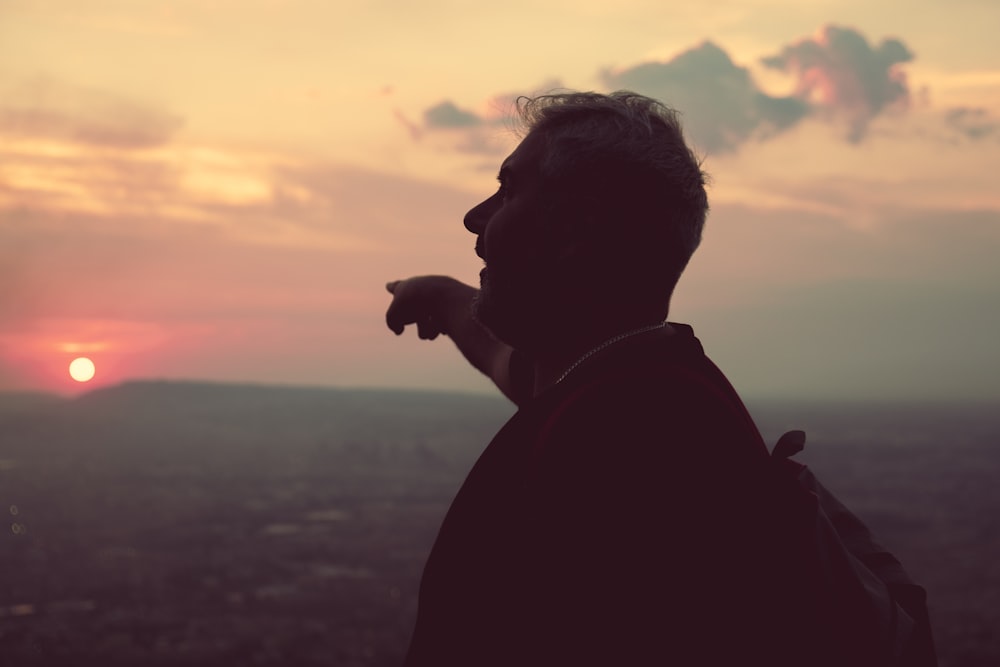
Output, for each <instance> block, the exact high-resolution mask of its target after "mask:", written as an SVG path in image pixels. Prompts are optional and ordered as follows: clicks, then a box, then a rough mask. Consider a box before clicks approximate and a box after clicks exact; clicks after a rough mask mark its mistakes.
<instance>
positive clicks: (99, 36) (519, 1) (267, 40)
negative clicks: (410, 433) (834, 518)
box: [0, 0, 1000, 400]
mask: <svg viewBox="0 0 1000 667" xmlns="http://www.w3.org/2000/svg"><path fill="white" fill-rule="evenodd" d="M996 25H1000V6H998V5H997V4H996V3H994V2H990V1H988V0H959V1H957V2H953V3H948V4H947V5H941V4H940V3H936V2H932V1H931V0H916V1H914V2H902V1H901V0H897V1H894V2H884V3H878V4H877V6H872V5H870V3H866V2H862V1H861V0H847V1H845V2H837V3H831V2H814V3H798V2H792V0H752V1H749V2H726V1H723V2H719V3H715V4H713V7H712V10H711V11H710V12H709V11H704V10H699V9H697V8H696V7H694V6H693V5H692V6H686V7H680V8H678V7H668V6H665V5H664V4H663V3H657V2H652V1H649V0H627V1H625V2H619V3H615V4H614V6H613V7H612V6H610V5H609V4H608V3H605V2H600V3H599V2H592V1H589V0H588V1H584V2H572V3H571V2H567V1H565V0H551V1H542V2H530V3H529V2H526V1H523V0H514V1H513V2H508V3H505V4H504V5H503V6H492V5H490V6H472V5H469V6H466V5H463V4H455V3H449V2H442V1H440V0H430V1H429V2H424V3H420V4H419V6H418V5H415V4H412V3H403V2H389V1H382V2H355V1H353V0H352V1H349V2H337V3H316V2H310V1H308V0H283V1H280V2H279V1H278V0H241V1H240V2H236V1H235V0H219V1H216V2H201V1H197V0H174V1H172V2H141V3H137V2H130V1H126V0H93V1H91V2H87V3H83V4H81V3H76V2H69V0H53V1H52V2H44V3H39V2H29V1H27V0H9V1H8V2H5V3H4V4H3V7H2V8H0V63H2V64H0V390H21V389H32V390H44V391H54V392H60V393H72V392H76V391H80V390H82V389H85V388H92V387H99V386H104V385H107V384H115V383H119V382H122V381H126V380H130V379H141V378H169V379H193V380H213V381H230V382H232V381H235V382H255V383H265V384H271V383H273V384H300V385H327V386H348V387H357V386H379V387H408V388H428V389H449V390H451V389H454V390H471V391H488V390H489V386H488V383H487V382H486V381H485V380H484V379H482V378H480V377H478V376H477V374H476V372H475V371H473V370H471V369H469V368H467V367H466V365H465V363H464V362H463V361H462V360H461V358H460V356H459V355H458V354H457V353H455V352H454V350H453V349H451V346H450V345H449V344H448V343H447V342H440V341H439V342H436V343H433V344H429V343H427V342H425V341H419V340H416V338H415V336H412V335H406V336H404V337H402V338H396V337H395V336H393V335H392V333H391V332H389V330H388V329H386V328H385V326H384V322H383V313H384V310H385V307H386V306H387V304H388V295H387V294H386V293H385V292H384V287H383V286H384V284H385V282H386V281H388V280H392V279H396V278H402V277H406V276H408V275H412V274H418V273H448V274H452V275H455V276H456V277H458V278H460V279H462V280H465V281H467V282H470V283H473V284H474V283H475V282H476V281H477V275H478V271H479V268H480V266H479V260H478V259H477V258H476V257H475V255H474V253H473V250H472V248H473V238H472V236H471V235H469V234H468V233H467V232H466V231H465V230H464V229H463V227H462V216H463V215H464V213H465V211H466V210H467V209H468V208H470V207H471V206H473V205H474V204H476V203H478V202H479V201H480V200H481V199H482V198H484V197H485V196H487V195H488V194H490V193H491V192H492V190H493V188H494V187H495V182H494V177H495V174H496V169H497V167H498V165H499V163H500V161H501V160H502V159H503V157H504V155H505V154H506V153H507V152H509V151H510V150H511V149H512V148H513V146H515V145H516V142H517V137H516V136H515V134H514V133H513V132H512V131H511V127H510V126H511V123H510V118H509V114H510V108H511V107H510V105H511V101H512V100H513V99H514V98H515V97H516V96H517V95H520V94H534V93H538V92H545V91H547V90H551V89H555V88H571V89H584V90H591V89H592V90H601V91H610V90H613V89H618V88H629V89H634V90H637V91H638V92H642V93H646V94H649V95H652V96H654V97H657V98H659V99H662V100H663V101H664V102H666V103H667V104H669V105H672V106H674V107H676V108H678V110H679V111H680V112H681V114H682V120H683V123H684V125H685V128H686V130H687V133H688V136H689V138H690V139H691V141H692V143H693V144H694V145H695V146H696V148H697V150H698V152H699V154H701V155H703V156H704V157H705V163H704V164H705V169H706V170H707V171H708V172H709V174H710V175H711V177H712V186H711V190H710V193H709V196H710V200H711V204H712V211H711V214H710V216H709V221H708V227H707V229H706V234H705V240H704V243H703V245H702V248H701V249H700V250H699V251H698V253H697V254H696V255H695V258H694V259H693V261H692V264H691V266H690V268H689V271H688V273H687V275H685V276H684V278H683V279H682V280H681V283H680V286H679V288H678V291H677V294H676V296H675V299H674V303H673V304H672V309H671V319H672V320H675V321H683V322H688V323H690V324H692V325H693V326H694V327H695V331H696V333H697V334H698V335H699V337H700V338H701V339H702V341H703V343H704V344H705V346H706V349H707V351H708V353H709V355H710V356H712V357H713V359H715V360H716V362H717V363H719V365H720V366H722V367H723V368H724V369H725V370H726V372H727V375H729V376H730V377H731V379H732V380H733V382H734V383H735V384H736V385H737V388H738V389H739V390H740V392H741V393H742V394H744V395H746V396H748V397H754V396H761V397H790V398H794V397H803V398H857V399H861V400H867V399H886V400H891V399H899V400H909V399H945V400H947V399H954V400H968V399H984V400H997V399H1000V354H998V353H997V351H996V341H997V340H1000V308H998V306H997V304H1000V262H998V261H997V260H996V259H995V255H996V253H997V251H998V250H1000V191H998V189H997V187H996V174H995V172H996V167H997V165H998V164H1000V45H998V44H997V41H996V39H995V38H994V36H993V32H994V31H995V26H996ZM81 356H85V357H89V358H91V359H93V361H94V364H95V366H96V375H95V376H94V378H93V380H91V381H90V382H88V383H76V382H74V381H73V380H72V379H71V378H70V376H69V372H68V367H69V364H70V362H71V361H72V360H73V359H74V358H76V357H81Z"/></svg>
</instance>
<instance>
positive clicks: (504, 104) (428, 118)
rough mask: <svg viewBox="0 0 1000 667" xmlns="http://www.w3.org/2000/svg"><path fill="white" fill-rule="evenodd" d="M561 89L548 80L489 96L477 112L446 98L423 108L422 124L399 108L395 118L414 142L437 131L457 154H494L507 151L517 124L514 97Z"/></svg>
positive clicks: (557, 82) (555, 82) (501, 153)
mask: <svg viewBox="0 0 1000 667" xmlns="http://www.w3.org/2000/svg"><path fill="white" fill-rule="evenodd" d="M562 88H563V85H562V83H561V82H560V81H559V80H558V79H548V80H546V81H544V82H543V83H542V84H541V85H540V86H538V87H536V88H534V89H532V90H524V89H522V90H518V91H514V92H506V93H499V94H496V95H493V96H492V97H490V99H489V100H487V101H486V103H485V104H483V105H482V107H483V110H482V111H481V112H476V111H472V110H469V109H463V108H461V107H459V106H458V105H457V104H455V103H454V102H453V101H452V100H450V99H446V100H444V101H442V102H439V103H438V104H435V105H434V106H432V107H429V108H427V109H425V110H424V112H423V124H417V123H414V122H412V121H410V120H409V119H408V118H407V117H406V116H405V115H403V114H402V112H399V111H397V112H396V120H397V121H399V123H400V124H402V125H403V126H404V127H405V128H406V129H407V131H408V132H409V133H410V137H411V138H412V139H413V140H414V141H417V140H420V139H422V138H423V137H424V136H426V135H427V133H438V134H442V135H445V136H447V137H448V138H447V139H446V141H449V142H450V145H451V148H453V149H454V150H456V151H458V152H460V153H468V154H472V155H486V156H490V157H495V156H498V155H503V154H504V153H506V152H507V151H509V150H510V146H509V139H510V136H511V134H512V132H511V131H512V130H514V128H515V127H516V125H517V123H516V121H515V120H514V117H515V115H516V114H515V109H516V106H517V99H518V98H519V97H525V96H535V95H542V94H545V93H549V92H552V91H555V90H560V89H562ZM491 168H495V165H494V166H492V167H491Z"/></svg>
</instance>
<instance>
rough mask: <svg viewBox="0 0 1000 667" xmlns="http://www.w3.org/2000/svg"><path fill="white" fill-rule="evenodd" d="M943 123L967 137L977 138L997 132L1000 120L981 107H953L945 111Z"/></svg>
mask: <svg viewBox="0 0 1000 667" xmlns="http://www.w3.org/2000/svg"><path fill="white" fill-rule="evenodd" d="M945 123H946V124H947V125H948V127H950V128H951V129H953V130H956V131H958V132H959V133H960V134H962V135H963V136H965V137H966V138H967V139H972V140H974V141H975V140H979V139H985V138H987V137H989V136H993V135H995V134H998V131H1000V120H998V119H997V118H995V117H994V116H993V115H992V114H991V113H990V112H989V110H988V109H984V108H982V107H955V108H953V109H949V110H948V111H947V113H945Z"/></svg>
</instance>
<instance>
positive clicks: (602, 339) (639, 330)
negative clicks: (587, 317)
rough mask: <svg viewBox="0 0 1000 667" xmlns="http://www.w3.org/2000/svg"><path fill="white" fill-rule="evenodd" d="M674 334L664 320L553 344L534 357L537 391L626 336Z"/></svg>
mask: <svg viewBox="0 0 1000 667" xmlns="http://www.w3.org/2000/svg"><path fill="white" fill-rule="evenodd" d="M656 333H659V334H661V335H662V334H664V333H665V334H668V335H669V334H672V333H673V328H672V327H671V326H670V325H669V324H666V323H665V322H656V323H651V324H644V325H638V326H635V327H631V328H624V329H623V330H615V331H609V330H608V329H606V328H605V329H603V330H596V329H595V330H593V331H592V332H591V334H590V335H585V336H577V337H574V338H573V339H571V342H567V343H565V344H564V345H560V346H553V347H552V348H551V351H550V352H548V353H542V354H538V355H537V356H536V357H535V368H534V370H535V386H534V395H535V396H538V395H539V394H541V393H542V392H543V391H545V390H546V389H548V388H550V387H553V386H555V385H556V384H558V383H559V382H561V381H563V380H564V379H566V378H568V377H569V376H570V375H571V374H572V373H574V372H575V371H576V370H577V368H578V367H579V366H582V365H583V364H585V363H587V362H588V361H590V360H591V359H593V358H596V357H598V356H602V355H603V354H605V353H606V352H607V351H610V350H613V349H615V348H617V347H618V346H620V345H622V344H624V343H625V341H627V340H631V339H635V338H640V337H646V336H650V335H654V334H656Z"/></svg>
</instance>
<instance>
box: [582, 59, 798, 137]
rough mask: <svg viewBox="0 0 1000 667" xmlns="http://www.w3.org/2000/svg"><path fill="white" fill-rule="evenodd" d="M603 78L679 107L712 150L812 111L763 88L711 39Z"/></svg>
mask: <svg viewBox="0 0 1000 667" xmlns="http://www.w3.org/2000/svg"><path fill="white" fill-rule="evenodd" d="M601 80H602V83H603V84H604V85H605V86H607V87H608V88H610V89H629V90H634V91H636V92H640V93H643V94H646V95H650V96H652V97H656V98H658V99H660V100H662V101H663V102H664V103H666V104H668V105H669V106H671V107H674V108H676V109H678V110H680V111H681V113H682V118H683V121H684V126H685V129H686V131H687V134H688V135H689V137H690V138H691V139H692V140H693V141H694V142H695V143H696V144H698V145H699V146H701V147H702V148H704V149H707V150H709V151H712V152H727V151H732V150H735V149H736V148H737V147H738V146H739V145H740V144H741V143H743V142H744V141H746V140H747V139H749V138H750V137H752V136H754V135H755V134H758V133H762V134H775V133H777V132H780V131H782V130H784V129H787V128H789V127H791V126H793V125H795V124H796V123H797V122H799V120H801V119H802V118H803V117H804V116H805V115H806V114H807V113H808V110H809V109H808V106H807V105H806V104H805V103H804V102H803V101H801V100H799V99H796V98H794V97H774V96H771V95H768V94H766V93H764V92H763V91H761V90H760V89H759V88H758V87H757V85H756V84H755V83H754V81H753V79H752V78H751V76H750V72H749V70H747V68H745V67H740V66H738V65H736V64H735V63H733V61H732V59H731V58H730V57H729V55H728V54H727V53H726V52H725V51H724V50H723V49H721V48H720V47H718V46H717V45H715V44H713V43H712V42H704V43H703V44H701V45H700V46H697V47H695V48H692V49H689V50H687V51H685V52H683V53H681V54H679V55H677V56H675V57H674V58H673V59H671V60H668V61H666V62H646V63H641V64H639V65H634V66H632V67H628V68H626V69H621V70H614V71H612V70H608V71H605V72H603V73H602V74H601Z"/></svg>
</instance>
